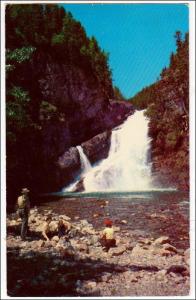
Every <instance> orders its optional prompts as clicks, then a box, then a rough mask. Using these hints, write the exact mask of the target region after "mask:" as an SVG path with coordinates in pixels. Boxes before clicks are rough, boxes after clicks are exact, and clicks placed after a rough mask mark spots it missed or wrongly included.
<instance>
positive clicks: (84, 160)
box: [76, 146, 92, 174]
mask: <svg viewBox="0 0 196 300" xmlns="http://www.w3.org/2000/svg"><path fill="white" fill-rule="evenodd" d="M76 148H77V149H78V152H79V155H80V163H81V169H82V174H85V173H87V172H88V171H89V170H90V169H91V168H92V167H91V163H90V161H89V160H88V158H87V156H86V155H85V154H84V151H83V149H82V147H81V146H76Z"/></svg>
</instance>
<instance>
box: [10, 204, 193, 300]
mask: <svg viewBox="0 0 196 300" xmlns="http://www.w3.org/2000/svg"><path fill="white" fill-rule="evenodd" d="M49 214H50V215H52V219H53V221H52V223H51V225H50V227H51V230H52V232H53V237H52V238H51V240H50V241H49V242H46V241H44V240H43V238H42V236H41V230H42V224H43V222H44V220H45V218H46V216H47V215H49ZM61 216H62V217H63V218H64V219H65V220H67V221H69V222H71V224H72V228H71V230H70V232H69V236H68V239H67V241H66V242H63V241H62V240H59V238H58V236H57V231H56V229H57V222H58V218H59V214H57V213H56V212H55V211H54V210H52V209H51V210H49V209H45V211H43V210H42V211H41V210H40V209H38V208H36V207H34V208H32V209H31V211H30V216H29V234H28V238H27V240H26V241H21V239H20V236H19V232H20V222H21V220H20V219H19V218H18V217H17V215H16V214H15V213H14V214H10V215H8V217H7V270H8V271H7V282H8V287H7V288H8V295H9V296H17V297H27V296H42V297H44V296H45V297H46V296H56V297H58V296H64V297H66V296H81V297H88V296H89V297H92V296H100V297H103V296H111V297H112V296H174V295H175V296H177V295H180V296H184V295H188V294H189V288H190V287H189V284H190V270H189V255H190V253H189V252H190V251H189V249H184V250H183V249H178V248H176V247H175V246H174V245H172V243H171V241H170V237H169V236H161V235H160V236H159V237H158V238H157V237H154V236H153V234H152V236H148V237H146V236H145V235H143V234H142V232H141V231H138V230H132V231H131V230H128V229H126V227H123V225H125V224H126V223H127V220H121V224H120V225H119V226H116V224H115V225H114V228H115V237H116V241H117V246H116V247H115V248H111V249H110V250H109V252H104V251H103V250H102V247H101V245H100V243H99V236H100V231H101V230H102V227H101V226H100V227H99V228H97V227H94V226H93V225H92V224H91V223H89V222H88V221H87V220H86V219H81V218H80V217H78V216H75V217H74V218H73V217H72V218H70V217H69V216H67V215H64V214H63V215H61Z"/></svg>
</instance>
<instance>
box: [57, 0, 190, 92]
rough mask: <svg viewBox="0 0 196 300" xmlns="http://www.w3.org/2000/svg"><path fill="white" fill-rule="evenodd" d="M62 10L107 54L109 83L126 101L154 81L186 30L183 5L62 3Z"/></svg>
mask: <svg viewBox="0 0 196 300" xmlns="http://www.w3.org/2000/svg"><path fill="white" fill-rule="evenodd" d="M63 6H64V8H65V9H66V11H70V12H71V13H72V15H73V17H74V18H75V19H76V20H78V21H80V22H81V24H82V25H83V26H84V28H85V30H86V33H87V35H88V36H89V37H90V36H92V35H93V36H95V37H96V39H97V41H98V43H99V46H100V47H101V48H102V49H104V50H105V51H106V52H109V57H110V58H109V65H110V68H111V70H112V78H113V84H114V85H115V86H118V87H119V88H120V90H121V92H122V93H123V95H124V96H125V97H127V98H130V97H132V96H134V95H135V94H136V93H137V92H139V91H140V90H141V89H142V88H144V87H145V86H148V85H150V84H151V83H153V82H155V81H156V79H157V78H158V77H159V75H160V72H161V70H162V69H163V67H165V66H168V64H169V57H170V54H171V52H172V51H173V52H175V50H176V45H175V39H174V34H175V32H176V31H178V30H180V31H181V32H182V33H183V34H184V33H185V32H187V31H188V18H189V15H188V14H189V12H188V6H187V5H185V4H65V5H63Z"/></svg>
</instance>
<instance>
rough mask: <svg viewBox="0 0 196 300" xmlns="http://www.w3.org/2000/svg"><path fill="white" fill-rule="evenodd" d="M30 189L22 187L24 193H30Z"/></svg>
mask: <svg viewBox="0 0 196 300" xmlns="http://www.w3.org/2000/svg"><path fill="white" fill-rule="evenodd" d="M29 192H30V191H29V190H28V189H27V188H23V189H22V193H29Z"/></svg>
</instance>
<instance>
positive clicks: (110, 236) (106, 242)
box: [100, 219, 116, 252]
mask: <svg viewBox="0 0 196 300" xmlns="http://www.w3.org/2000/svg"><path fill="white" fill-rule="evenodd" d="M104 224H105V226H106V227H105V229H104V230H103V232H102V234H101V238H100V243H101V245H102V247H103V250H104V251H106V252H108V251H109V249H110V248H111V247H115V246H116V240H115V239H114V229H113V227H112V221H111V220H109V219H106V220H105V221H104Z"/></svg>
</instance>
